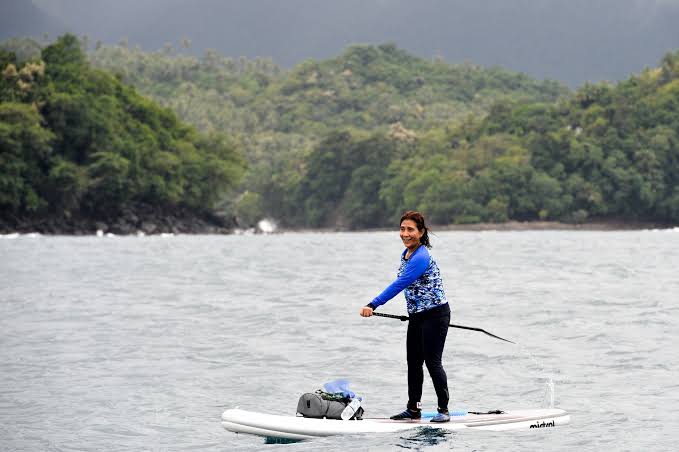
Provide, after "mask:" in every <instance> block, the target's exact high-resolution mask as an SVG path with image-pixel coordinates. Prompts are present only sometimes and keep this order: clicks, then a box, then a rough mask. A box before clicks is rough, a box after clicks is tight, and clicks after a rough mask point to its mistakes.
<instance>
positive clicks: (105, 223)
mask: <svg viewBox="0 0 679 452" xmlns="http://www.w3.org/2000/svg"><path fill="white" fill-rule="evenodd" d="M237 227H238V224H237V223H236V220H235V219H229V218H224V217H221V216H219V215H217V214H215V213H212V212H201V213H196V212H193V211H189V210H187V209H181V208H178V209H172V210H161V209H156V208H153V207H148V206H143V207H140V208H135V209H134V210H133V209H128V210H125V211H123V212H121V213H120V215H117V216H115V217H111V218H89V217H84V216H78V215H73V216H69V217H65V216H61V217H48V218H31V217H24V218H17V217H5V216H3V217H0V234H12V233H20V234H26V233H36V232H37V233H40V234H45V235H94V234H115V235H142V234H144V235H151V234H230V233H232V232H233V231H234V230H235V228H237Z"/></svg>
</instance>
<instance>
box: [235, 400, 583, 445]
mask: <svg viewBox="0 0 679 452" xmlns="http://www.w3.org/2000/svg"><path fill="white" fill-rule="evenodd" d="M429 420H430V418H422V419H419V420H409V421H394V420H391V419H382V418H366V419H363V420H360V421H357V420H351V421H342V420H336V419H312V418H305V417H301V416H281V415H276V414H266V413H256V412H254V411H246V410H241V409H238V408H235V409H230V410H226V411H225V412H224V413H223V414H222V425H223V426H224V428H225V429H227V430H229V431H232V432H236V433H248V434H252V435H259V436H265V437H270V438H283V439H290V440H303V439H311V438H316V437H320V436H332V435H351V434H360V433H391V432H399V431H403V430H408V429H412V428H416V427H431V428H439V429H445V430H459V429H470V428H471V429H476V430H496V431H497V430H514V429H531V428H534V429H538V428H545V427H555V426H557V425H565V424H568V423H569V422H570V415H569V414H568V413H567V412H566V411H564V410H561V409H557V408H544V409H535V410H516V411H506V412H502V413H501V414H466V415H463V416H451V418H450V422H444V423H433V422H429Z"/></svg>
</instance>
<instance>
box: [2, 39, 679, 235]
mask: <svg viewBox="0 0 679 452" xmlns="http://www.w3.org/2000/svg"><path fill="white" fill-rule="evenodd" d="M80 44H82V43H80ZM185 45H186V46H187V47H188V46H189V45H190V43H188V42H186V43H185ZM12 46H13V48H15V49H17V50H20V52H19V54H20V55H22V58H21V59H20V61H17V58H16V55H13V54H11V53H9V52H4V53H3V54H2V61H0V63H2V67H3V68H4V69H3V71H4V72H3V75H4V76H3V79H2V85H0V86H1V87H2V92H1V93H0V95H1V96H2V101H3V103H2V106H1V108H2V111H3V113H2V115H1V116H0V119H1V120H2V121H3V122H1V123H0V124H1V125H2V127H3V128H2V129H0V139H3V140H5V141H4V142H3V152H4V147H5V146H8V149H13V151H12V152H10V153H9V154H7V155H8V156H10V157H8V158H5V160H3V165H5V167H4V169H3V174H2V177H3V179H2V183H3V184H4V185H3V187H6V190H3V198H2V203H3V204H2V205H3V210H4V211H7V209H9V211H11V212H13V213H14V214H17V213H26V212H30V213H32V214H35V215H38V214H40V213H41V212H42V213H43V214H47V213H49V214H62V215H68V214H70V213H72V212H76V211H77V212H79V213H83V212H84V213H85V214H86V215H90V216H93V215H95V216H96V215H104V214H105V213H106V214H114V213H115V212H120V211H121V210H123V209H124V208H125V207H126V206H132V205H135V204H136V203H144V204H148V205H162V206H166V207H167V208H168V209H171V208H172V207H173V206H188V207H190V208H194V209H208V210H209V209H218V210H219V211H221V213H222V214H223V215H228V216H235V217H236V218H237V219H238V222H239V223H240V224H241V225H249V224H252V223H254V222H256V221H257V220H259V219H261V218H263V217H265V216H267V217H272V218H274V219H275V220H277V221H278V222H279V223H280V224H282V225H284V226H288V227H338V228H348V229H360V228H370V227H383V226H387V225H390V224H392V222H393V221H394V219H396V218H398V216H399V214H400V213H401V212H402V211H403V210H406V209H419V210H422V211H424V212H426V213H427V214H428V216H429V218H430V219H431V220H432V221H433V222H434V223H439V224H447V223H476V222H504V221H508V220H522V221H523V220H527V221H530V220H556V221H567V222H575V223H579V222H586V221H590V220H592V219H596V220H616V221H647V222H657V223H676V222H677V221H679V189H677V188H676V187H677V182H678V180H677V179H678V178H679V176H677V174H679V161H678V160H679V149H678V144H677V143H678V139H677V138H678V137H677V134H678V133H679V113H678V112H679V108H678V107H679V105H678V104H679V82H678V81H677V79H678V77H677V74H678V73H679V69H678V67H679V63H678V61H679V52H675V53H670V54H668V55H666V56H665V57H664V58H663V60H662V61H661V62H660V65H659V67H658V68H652V69H646V70H644V71H643V72H641V73H640V74H638V75H635V76H632V77H630V78H629V79H628V80H625V81H623V82H620V83H618V84H608V83H600V84H595V85H590V84H588V85H585V86H583V87H581V88H579V89H577V90H576V91H575V92H569V91H567V90H566V89H565V88H563V87H562V86H560V85H558V84H557V83H555V82H550V81H544V82H539V81H535V80H531V79H530V78H528V77H526V76H525V75H522V74H517V73H512V72H509V71H506V70H503V69H500V68H482V67H478V66H474V65H471V64H462V65H450V64H446V63H444V62H442V61H428V60H423V59H420V58H415V57H413V56H411V55H409V54H408V53H406V52H404V51H402V50H400V49H398V48H396V47H395V46H393V45H391V44H385V45H382V46H377V47H375V46H352V47H349V48H348V49H347V50H346V51H345V52H344V53H343V54H342V55H340V56H338V57H337V58H334V59H330V60H325V61H307V62H305V63H303V64H300V65H298V66H296V67H295V68H293V69H292V70H290V71H284V70H282V69H280V68H279V67H277V66H276V65H275V64H273V63H272V62H271V61H267V60H248V59H245V58H239V59H230V58H226V57H223V56H220V55H218V54H217V53H215V52H209V53H208V54H206V55H205V56H203V57H201V58H195V57H191V56H186V55H180V54H176V53H175V51H174V50H172V49H171V48H166V49H164V50H162V51H159V52H153V53H148V52H143V51H140V50H138V49H130V48H128V47H127V46H126V45H124V44H121V45H118V46H114V47H103V46H97V47H98V48H97V49H96V50H95V51H94V52H93V53H91V54H90V55H89V58H90V61H91V64H92V65H94V66H97V67H100V68H103V69H105V70H106V71H108V72H102V71H101V70H96V69H92V68H91V67H90V66H89V65H88V63H87V62H85V56H84V54H83V53H82V52H81V51H80V50H79V48H78V42H77V41H76V40H75V39H74V38H73V37H65V38H61V39H60V40H59V41H58V42H57V43H56V44H54V45H52V46H49V47H47V48H45V49H43V50H42V53H41V55H40V57H39V58H37V57H35V56H34V57H31V56H30V53H31V51H33V52H35V48H36V47H35V44H34V43H33V44H30V43H26V42H24V43H23V44H21V41H14V42H13V43H12ZM38 48H39V46H38ZM31 49H33V50H31ZM22 61H23V62H22ZM110 73H113V74H115V76H112V75H109V74H110ZM121 82H124V83H129V84H131V85H133V86H135V87H136V89H137V90H138V91H139V92H140V93H142V94H145V95H147V96H148V97H149V98H151V99H153V100H154V101H156V102H158V103H159V104H161V105H163V106H164V107H166V109H164V108H161V107H158V106H156V104H154V103H153V102H152V101H150V100H147V99H144V98H142V97H141V96H139V95H138V94H137V91H135V89H133V88H131V87H129V86H127V85H125V84H123V83H121ZM26 83H29V85H30V87H29V88H26V86H25V85H26ZM171 111H173V112H171ZM177 116H178V117H179V118H181V119H182V120H184V121H186V122H188V123H190V124H192V125H193V127H195V128H196V129H198V130H200V131H201V133H203V134H204V135H201V134H200V133H198V132H196V131H195V130H194V128H193V127H189V126H186V125H183V123H182V122H181V121H180V119H178V118H177ZM224 133H226V134H227V135H228V136H230V137H231V139H227V138H226V136H225V135H224ZM5 143H7V144H5ZM17 143H21V144H20V145H19V144H17ZM230 143H235V144H230ZM237 149H241V150H242V151H243V152H242V155H243V156H244V159H245V160H246V161H247V169H246V170H244V176H243V178H242V179H239V175H240V174H241V173H242V172H243V166H244V165H243V162H242V161H241V160H240V157H239V153H238V152H236V150H237ZM239 180H240V183H238V181H239Z"/></svg>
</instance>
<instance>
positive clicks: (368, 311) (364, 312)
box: [361, 306, 373, 317]
mask: <svg viewBox="0 0 679 452" xmlns="http://www.w3.org/2000/svg"><path fill="white" fill-rule="evenodd" d="M371 315H373V308H371V307H370V306H363V307H362V308H361V317H370V316H371Z"/></svg>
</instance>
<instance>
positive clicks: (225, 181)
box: [0, 35, 244, 224]
mask: <svg viewBox="0 0 679 452" xmlns="http://www.w3.org/2000/svg"><path fill="white" fill-rule="evenodd" d="M80 46H81V43H80V42H79V41H78V40H77V39H76V38H75V37H74V36H71V35H65V36H64V37H61V38H59V39H58V40H57V41H56V42H55V43H54V44H52V45H49V46H47V47H45V48H43V49H42V51H41V53H40V55H39V57H32V58H29V59H28V60H23V61H21V60H18V59H17V57H16V54H15V53H12V52H8V51H5V50H0V67H1V68H2V78H0V148H1V150H2V159H1V160H0V208H1V209H2V210H0V212H1V213H2V219H3V220H5V221H7V222H9V223H10V224H11V223H12V222H16V221H17V219H18V218H34V219H41V218H54V217H57V218H73V217H77V218H83V219H101V220H110V219H115V218H116V217H117V216H119V215H120V214H121V213H122V212H123V211H125V210H130V209H131V210H133V211H134V210H136V209H139V208H140V206H153V207H154V209H156V210H165V211H171V210H173V209H188V210H189V211H193V212H196V213H198V212H203V211H206V210H209V209H210V208H211V207H212V206H213V205H214V204H215V202H216V201H217V200H218V199H219V198H220V196H222V194H223V193H224V192H225V191H226V190H228V189H229V188H231V187H233V186H234V185H235V184H237V182H238V180H239V178H240V176H241V175H242V172H243V168H244V162H243V159H242V157H241V155H240V153H239V151H238V149H237V147H236V146H234V145H233V144H231V143H230V141H229V139H228V138H227V137H226V136H225V135H223V134H219V133H210V134H199V133H197V132H196V131H195V129H194V128H193V127H191V126H188V125H185V124H184V123H182V122H181V121H180V120H179V119H178V118H177V116H176V115H175V113H173V112H172V111H171V110H169V109H165V108H162V107H160V106H158V105H157V104H156V103H154V102H153V101H151V100H148V99H147V98H144V97H142V96H140V95H139V94H137V92H136V90H135V89H134V88H132V87H130V86H128V85H125V84H123V83H122V82H121V81H120V80H119V79H118V78H116V77H115V76H113V75H111V74H109V73H107V72H104V71H101V70H99V69H93V68H91V67H90V64H89V63H88V61H87V56H86V55H85V53H83V52H82V51H81V48H80Z"/></svg>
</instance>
